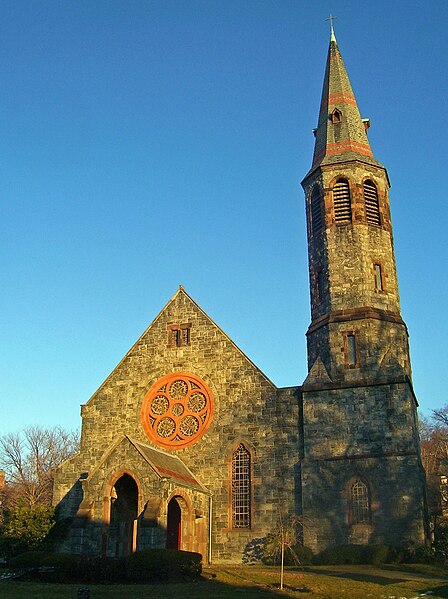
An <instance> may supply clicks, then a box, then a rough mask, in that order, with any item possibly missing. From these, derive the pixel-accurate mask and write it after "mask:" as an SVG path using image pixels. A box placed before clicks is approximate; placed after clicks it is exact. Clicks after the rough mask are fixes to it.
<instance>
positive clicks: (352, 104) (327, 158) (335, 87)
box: [311, 18, 381, 171]
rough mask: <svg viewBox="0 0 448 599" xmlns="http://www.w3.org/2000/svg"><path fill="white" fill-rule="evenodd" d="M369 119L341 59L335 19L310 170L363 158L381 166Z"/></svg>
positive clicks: (331, 24) (331, 30)
mask: <svg viewBox="0 0 448 599" xmlns="http://www.w3.org/2000/svg"><path fill="white" fill-rule="evenodd" d="M367 128H368V127H367V119H362V118H361V115H360V113H359V109H358V104H357V102H356V98H355V95H354V93H353V89H352V86H351V83H350V79H349V77H348V74H347V70H346V68H345V65H344V61H343V60H342V56H341V52H340V50H339V46H338V43H337V41H336V36H335V34H334V29H333V23H332V18H331V19H330V44H329V48H328V55H327V64H326V69H325V76H324V84H323V89H322V99H321V103H320V111H319V122H318V126H317V129H315V130H314V131H315V137H316V143H315V147H314V156H313V165H312V167H311V171H313V170H314V169H315V168H317V167H318V166H321V165H326V164H336V163H339V162H346V161H349V160H360V161H362V162H368V163H370V164H375V165H376V166H381V165H380V164H379V163H378V162H377V161H376V160H375V158H374V156H373V153H372V150H371V148H370V143H369V140H368V138H367V133H366V130H367Z"/></svg>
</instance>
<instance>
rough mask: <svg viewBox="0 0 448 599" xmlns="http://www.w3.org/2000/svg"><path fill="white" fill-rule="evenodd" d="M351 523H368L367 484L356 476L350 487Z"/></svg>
mask: <svg viewBox="0 0 448 599" xmlns="http://www.w3.org/2000/svg"><path fill="white" fill-rule="evenodd" d="M350 495H351V522H352V524H370V497H369V489H368V487H367V485H366V484H365V483H364V482H363V481H362V480H360V479H359V478H357V479H356V480H355V482H354V483H353V484H352V486H351V489H350Z"/></svg>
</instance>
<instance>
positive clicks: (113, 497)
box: [107, 474, 138, 557]
mask: <svg viewBox="0 0 448 599" xmlns="http://www.w3.org/2000/svg"><path fill="white" fill-rule="evenodd" d="M109 506H110V507H109V510H110V511H109V534H108V543H107V545H108V551H107V553H108V554H109V555H111V556H112V557H126V556H127V555H129V554H131V553H132V552H133V551H135V549H136V538H137V515H138V486H137V483H136V482H135V480H134V479H133V477H132V476H130V475H129V474H122V475H121V476H120V477H119V478H118V479H117V480H116V481H115V483H114V484H113V486H112V488H111V491H110V499H109Z"/></svg>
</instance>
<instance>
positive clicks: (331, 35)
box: [325, 15, 337, 42]
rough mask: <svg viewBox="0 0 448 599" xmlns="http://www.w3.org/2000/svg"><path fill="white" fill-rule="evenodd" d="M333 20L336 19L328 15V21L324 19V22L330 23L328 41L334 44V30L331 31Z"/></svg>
mask: <svg viewBox="0 0 448 599" xmlns="http://www.w3.org/2000/svg"><path fill="white" fill-rule="evenodd" d="M335 19H337V17H334V16H333V15H330V16H329V17H328V19H325V20H326V21H330V40H331V41H332V42H335V41H336V37H335V35H334V29H333V21H334V20H335Z"/></svg>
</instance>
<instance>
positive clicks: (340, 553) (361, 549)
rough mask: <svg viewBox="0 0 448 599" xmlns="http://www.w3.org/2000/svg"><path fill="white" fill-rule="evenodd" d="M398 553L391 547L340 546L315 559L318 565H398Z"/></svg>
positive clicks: (323, 552) (326, 550)
mask: <svg viewBox="0 0 448 599" xmlns="http://www.w3.org/2000/svg"><path fill="white" fill-rule="evenodd" d="M397 558H398V552H397V550H396V549H394V548H392V547H390V546H389V545H338V546H336V547H329V548H328V549H324V551H322V552H321V553H319V555H317V556H316V557H315V558H314V559H313V563H315V564H318V565H343V564H372V565H375V566H378V565H379V564H390V563H396V562H397Z"/></svg>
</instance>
